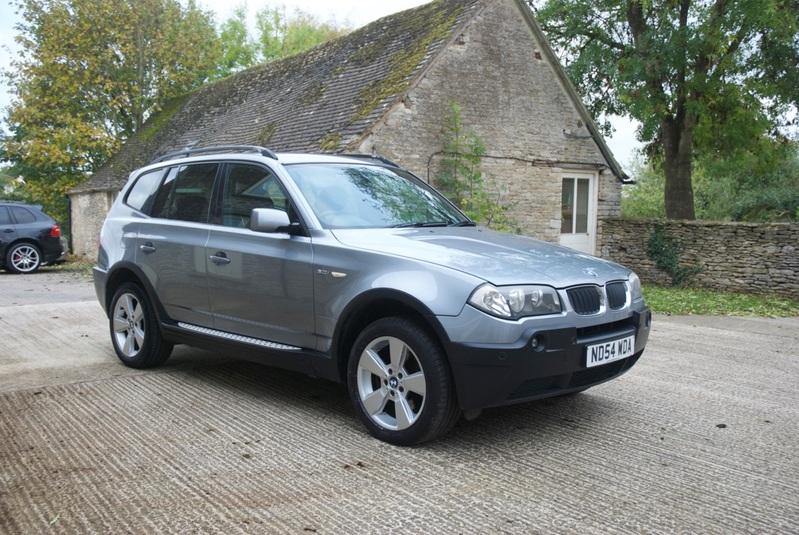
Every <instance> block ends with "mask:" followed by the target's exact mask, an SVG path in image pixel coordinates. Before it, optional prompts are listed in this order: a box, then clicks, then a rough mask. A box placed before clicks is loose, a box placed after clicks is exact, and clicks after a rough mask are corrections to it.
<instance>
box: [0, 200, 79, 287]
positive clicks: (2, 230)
mask: <svg viewBox="0 0 799 535" xmlns="http://www.w3.org/2000/svg"><path fill="white" fill-rule="evenodd" d="M66 256H67V247H66V240H65V239H64V238H63V237H62V236H61V227H59V226H58V224H57V223H56V222H55V220H54V219H53V218H52V217H50V216H48V215H47V214H45V213H44V212H42V207H41V206H31V205H29V204H24V203H21V202H16V201H0V268H3V269H6V270H8V271H10V272H12V273H33V272H34V271H36V270H37V269H39V267H40V266H44V265H47V264H54V263H56V262H60V261H62V260H64V258H66Z"/></svg>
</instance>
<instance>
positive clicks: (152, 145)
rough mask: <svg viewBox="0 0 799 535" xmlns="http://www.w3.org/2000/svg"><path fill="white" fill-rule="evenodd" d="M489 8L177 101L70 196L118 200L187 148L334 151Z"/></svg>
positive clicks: (478, 3) (454, 10)
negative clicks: (142, 171)
mask: <svg viewBox="0 0 799 535" xmlns="http://www.w3.org/2000/svg"><path fill="white" fill-rule="evenodd" d="M489 1H491V0H436V1H434V2H432V3H430V4H426V5H423V6H420V7H418V8H415V9H410V10H407V11H403V12H401V13H397V14H395V15H390V16H388V17H385V18H382V19H380V20H377V21H375V22H373V23H371V24H369V25H367V26H364V27H363V28H361V29H359V30H356V31H354V32H352V33H350V34H348V35H346V36H344V37H341V38H338V39H336V40H333V41H329V42H327V43H325V44H322V45H320V46H318V47H316V48H313V49H311V50H309V51H307V52H304V53H302V54H298V55H296V56H292V57H289V58H286V59H283V60H280V61H274V62H271V63H266V64H264V65H261V66H258V67H254V68H251V69H248V70H246V71H243V72H240V73H238V74H236V75H234V76H231V77H229V78H225V79H223V80H219V81H217V82H214V83H211V84H208V85H206V86H204V87H202V88H200V89H198V90H196V91H195V92H193V93H191V94H189V95H186V96H184V97H181V98H178V99H175V100H174V101H172V102H170V103H169V104H168V105H167V106H165V107H164V109H163V110H162V111H161V112H159V113H157V114H155V115H154V116H153V117H151V118H150V120H148V121H147V123H146V124H145V125H144V127H143V128H142V130H141V131H140V132H138V133H137V134H136V135H134V136H133V137H132V138H131V139H130V140H128V142H127V143H126V144H125V145H124V146H123V147H122V148H121V149H120V151H119V152H118V153H117V154H115V155H114V156H113V157H112V158H111V160H110V161H109V163H108V164H106V165H105V166H104V167H102V168H101V169H100V170H98V171H97V172H96V173H95V174H94V175H92V176H91V177H90V178H89V179H88V180H87V181H86V182H84V183H82V184H80V185H79V186H77V187H76V188H74V189H73V190H72V192H71V193H85V192H92V191H114V190H117V189H119V188H121V186H122V185H123V184H124V183H125V181H126V180H127V178H128V175H129V174H130V172H131V171H133V170H135V169H136V168H138V167H141V166H142V165H146V164H147V163H149V162H150V161H151V160H152V158H154V157H155V156H157V155H160V154H165V153H167V152H171V151H174V150H180V149H182V148H184V147H186V146H187V145H188V144H190V143H194V142H197V143H198V146H199V147H203V146H210V145H230V144H235V145H242V144H254V145H263V146H267V147H269V148H270V149H272V150H275V151H301V152H320V151H321V152H337V151H341V150H343V149H344V148H345V147H346V146H347V144H348V143H350V142H353V141H356V140H358V139H359V138H360V137H361V136H362V135H363V134H364V133H365V132H366V130H367V129H368V128H369V126H370V125H372V124H374V123H375V122H376V121H377V120H378V119H379V118H380V117H381V116H382V115H383V114H384V113H385V112H386V111H387V110H388V108H389V107H390V106H391V105H392V104H393V103H394V102H395V101H396V100H397V99H398V98H401V96H402V95H403V94H404V91H405V90H406V89H407V88H408V86H409V85H410V84H411V83H412V82H413V81H414V80H416V79H418V78H419V77H421V75H422V74H423V73H424V71H425V69H426V67H427V66H429V65H430V64H431V63H432V61H433V59H434V58H435V57H436V56H437V55H438V53H439V52H441V51H442V49H443V48H444V46H445V45H446V43H447V41H448V39H449V38H450V37H451V36H456V35H458V34H459V33H460V31H459V29H461V28H463V27H465V26H466V25H467V24H468V21H469V20H471V18H472V17H474V16H475V15H476V14H477V13H478V12H479V11H480V8H481V7H482V6H484V5H485V4H486V3H487V2H489Z"/></svg>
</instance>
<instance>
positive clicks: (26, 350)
mask: <svg viewBox="0 0 799 535" xmlns="http://www.w3.org/2000/svg"><path fill="white" fill-rule="evenodd" d="M798 353H799V319H783V320H767V319H740V318H735V319H734V318H705V317H656V318H655V323H654V326H653V332H652V336H651V338H650V342H649V347H648V348H647V350H646V352H645V353H644V356H643V357H642V359H641V360H640V362H639V363H638V365H637V366H636V367H635V368H633V370H632V371H630V372H629V373H628V374H627V375H625V376H623V377H621V378H619V379H617V380H615V381H612V382H610V383H607V384H605V385H601V386H599V387H596V388H593V389H591V390H588V391H586V392H584V393H583V394H580V395H576V396H572V397H567V398H564V399H554V400H546V401H541V402H534V403H527V404H522V405H517V406H513V407H506V408H502V409H492V410H488V411H485V412H484V413H483V415H482V416H481V417H480V418H478V419H477V420H475V421H472V422H461V423H459V425H458V426H456V428H455V429H454V430H453V432H452V433H451V434H450V435H448V436H447V437H446V438H445V439H443V440H440V441H438V442H435V443H432V444H427V445H425V446H423V447H418V448H399V447H395V446H390V445H388V444H384V443H381V442H378V441H376V440H374V439H372V438H371V437H370V436H368V435H367V434H366V432H365V431H364V429H363V428H362V427H361V425H360V423H359V422H358V420H357V419H356V417H355V415H354V413H353V411H352V409H351V407H350V405H349V400H348V398H347V392H346V389H345V388H344V387H342V386H341V385H336V384H332V383H328V382H325V381H320V380H315V379H311V378H308V377H304V376H301V375H297V374H292V373H287V372H283V371H280V370H275V369H270V368H267V367H263V366H258V365H256V364H251V363H247V362H239V361H235V360H231V359H228V358H226V357H225V356H221V355H214V354H211V353H208V352H204V351H202V350H197V349H190V348H185V347H182V348H178V349H177V350H176V351H175V354H174V356H173V357H172V358H171V359H170V360H169V362H168V363H167V365H165V366H164V367H162V368H159V369H157V370H152V371H145V372H142V371H136V370H131V369H128V368H125V367H124V366H122V365H121V364H118V362H117V359H116V357H115V356H114V353H113V350H112V349H111V344H110V340H109V334H108V327H107V321H106V319H105V317H104V315H103V312H102V310H101V309H100V306H99V305H98V304H97V302H96V301H95V298H94V293H93V289H92V287H91V283H90V281H89V280H88V279H86V278H82V277H79V276H76V275H71V274H69V273H65V272H63V271H60V268H58V267H56V268H49V269H45V270H42V271H41V272H40V273H38V274H34V275H30V276H12V275H9V274H6V273H0V532H1V533H43V532H52V533H226V534H227V533H298V534H301V533H381V534H382V533H431V532H439V533H579V534H590V533H704V534H729V533H786V534H787V533H797V532H799V455H797V452H799V440H797V439H799V389H797V384H799V355H798Z"/></svg>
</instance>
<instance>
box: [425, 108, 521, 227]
mask: <svg viewBox="0 0 799 535" xmlns="http://www.w3.org/2000/svg"><path fill="white" fill-rule="evenodd" d="M444 136H445V138H444V150H443V151H442V153H441V154H443V156H444V159H443V160H442V161H441V171H440V172H439V173H438V175H437V180H436V182H437V186H438V187H439V189H440V190H441V192H442V193H444V195H446V196H447V198H448V199H449V200H450V201H452V202H453V203H454V204H455V205H456V206H457V207H458V208H460V209H461V210H462V211H463V212H464V213H465V214H466V215H467V216H469V218H470V219H472V220H474V221H476V222H477V223H479V224H481V225H485V226H486V227H490V228H493V229H495V230H500V231H506V232H516V233H519V234H520V233H521V232H522V231H523V230H524V229H522V228H521V227H520V226H519V224H518V223H516V221H514V220H513V219H511V218H510V217H508V212H509V211H510V210H511V209H512V208H513V206H512V205H508V204H503V201H504V199H503V194H504V193H505V189H504V188H503V187H501V186H500V185H499V184H497V182H496V180H494V179H493V178H492V177H491V176H487V175H484V174H483V172H482V170H481V167H482V164H483V156H484V155H485V144H484V143H483V140H482V139H481V138H480V136H478V135H477V133H476V132H475V131H474V130H472V129H469V128H467V127H466V126H465V125H464V124H463V111H462V109H461V106H460V104H458V102H455V101H453V102H451V103H450V105H449V114H448V115H447V116H446V117H445V118H444Z"/></svg>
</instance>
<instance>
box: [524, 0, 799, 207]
mask: <svg viewBox="0 0 799 535" xmlns="http://www.w3.org/2000/svg"><path fill="white" fill-rule="evenodd" d="M536 3H537V4H538V5H539V6H541V7H540V9H538V10H537V17H538V20H539V21H540V22H541V24H542V26H543V28H544V31H545V32H546V34H547V37H548V38H549V39H550V42H551V43H552V45H553V47H554V48H555V49H556V50H557V51H558V52H559V54H560V56H561V58H562V60H563V61H564V62H565V64H566V66H567V71H568V73H569V76H570V78H571V79H572V81H573V82H574V83H575V85H576V86H577V88H578V91H579V92H580V94H581V95H582V96H583V98H584V99H585V100H586V101H587V105H588V107H589V109H590V110H591V111H592V113H593V114H594V116H595V117H600V116H603V115H625V116H631V117H633V118H635V119H637V120H638V121H640V122H641V128H640V129H639V131H638V135H639V139H640V140H641V141H642V142H645V143H647V144H648V145H647V153H648V155H649V156H650V157H651V161H652V162H653V163H656V164H658V165H661V166H662V169H663V172H664V174H665V179H666V180H665V187H664V196H665V207H666V213H667V215H668V216H669V217H670V218H672V217H684V218H693V216H694V212H693V203H692V175H691V171H692V169H691V165H690V164H691V161H692V156H693V154H694V150H696V151H698V152H699V153H707V154H710V153H714V154H716V155H717V156H722V157H726V154H728V153H730V152H732V153H735V152H736V151H738V150H741V149H744V150H746V149H747V148H748V147H750V146H751V144H752V142H753V140H758V139H760V138H761V137H762V136H771V137H772V138H779V137H780V136H781V135H785V134H786V132H785V131H784V130H783V131H782V132H781V125H784V124H786V122H787V119H786V118H787V116H788V114H787V112H789V111H790V110H791V109H793V110H795V109H796V107H797V102H799V98H797V97H798V96H799V84H797V81H799V80H798V78H799V75H798V74H797V69H796V68H795V66H796V65H797V61H799V9H797V4H796V0H761V1H741V2H727V1H721V0H696V1H693V2H672V1H669V0H651V1H647V2H637V1H627V0H538V2H536Z"/></svg>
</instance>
